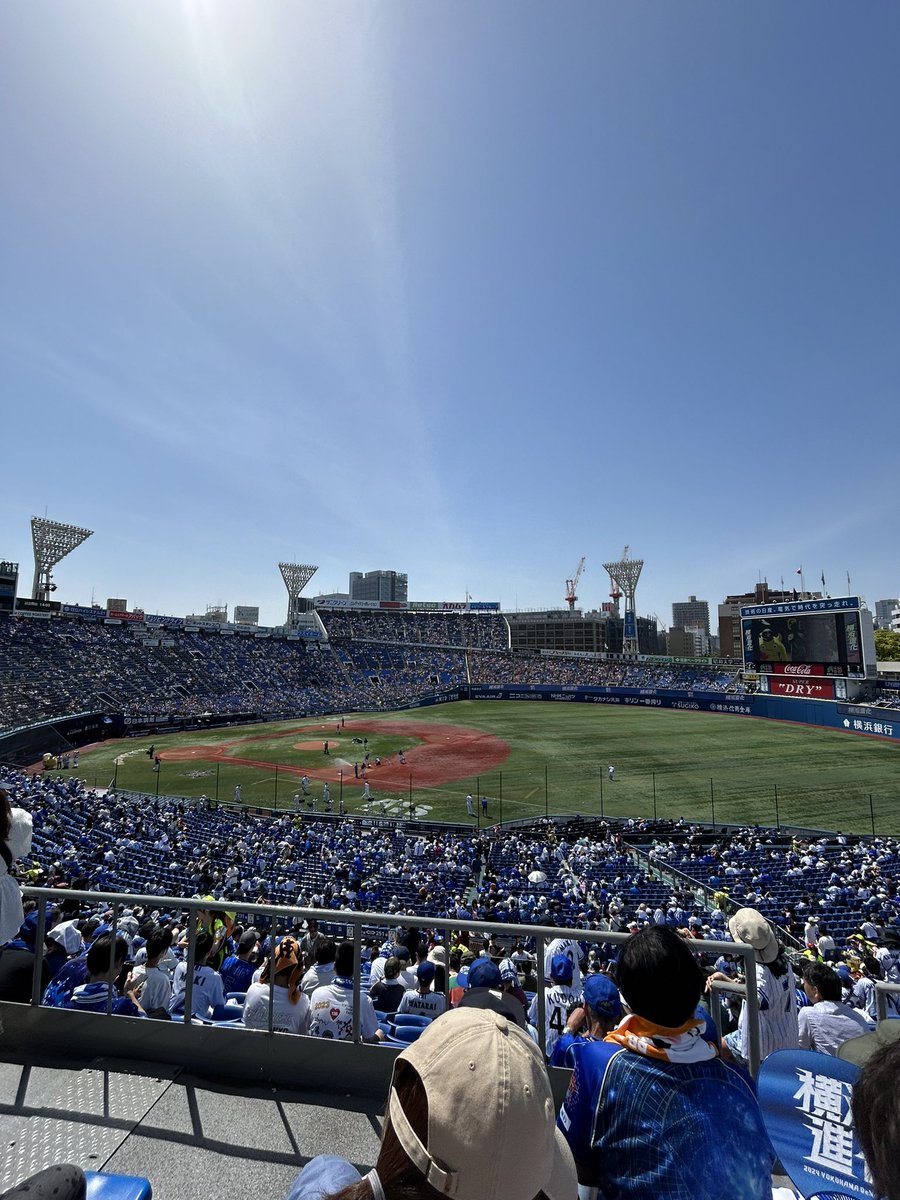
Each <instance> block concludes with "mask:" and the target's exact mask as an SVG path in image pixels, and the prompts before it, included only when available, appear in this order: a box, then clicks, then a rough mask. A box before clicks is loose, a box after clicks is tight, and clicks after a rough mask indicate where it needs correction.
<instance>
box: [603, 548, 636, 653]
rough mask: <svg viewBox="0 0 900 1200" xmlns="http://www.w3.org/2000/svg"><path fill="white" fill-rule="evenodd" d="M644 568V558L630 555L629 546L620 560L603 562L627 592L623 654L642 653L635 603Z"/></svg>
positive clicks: (615, 580) (615, 581)
mask: <svg viewBox="0 0 900 1200" xmlns="http://www.w3.org/2000/svg"><path fill="white" fill-rule="evenodd" d="M643 569H644V560H643V559H642V558H631V557H629V554H628V547H627V546H626V547H625V549H624V550H623V551H622V557H621V559H620V560H619V561H618V562H608V563H604V564H603V570H604V571H606V572H607V573H608V574H609V577H610V579H611V580H612V581H613V582H614V583H616V584H618V586H619V587H620V588H621V589H622V591H623V592H624V593H625V626H624V629H623V636H622V653H623V654H639V653H640V650H639V647H638V631H637V617H636V616H635V613H636V612H637V609H636V607H635V603H634V594H635V592H636V591H637V585H638V580H639V579H640V577H641V571H642V570H643Z"/></svg>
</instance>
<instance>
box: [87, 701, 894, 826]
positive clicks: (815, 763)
mask: <svg viewBox="0 0 900 1200" xmlns="http://www.w3.org/2000/svg"><path fill="white" fill-rule="evenodd" d="M394 716H396V718H397V719H402V720H404V721H407V720H408V721H416V722H424V723H425V724H429V725H435V724H439V723H445V724H448V725H457V726H459V725H464V726H468V727H470V728H473V729H478V730H482V731H484V732H486V733H490V734H493V735H495V736H497V737H500V738H503V739H504V740H505V741H506V742H507V743H508V744H509V747H510V754H509V757H508V759H507V760H506V761H505V763H504V764H503V766H502V768H500V769H495V770H492V771H489V772H486V773H484V774H482V775H478V774H471V775H461V776H460V778H459V779H457V780H455V781H453V782H452V783H447V784H444V785H442V786H440V787H432V788H423V787H421V786H420V785H419V784H418V783H417V781H416V772H415V767H414V755H413V756H412V760H413V761H411V763H410V768H409V770H410V772H411V776H412V778H411V793H412V798H413V801H414V803H415V804H416V806H417V809H418V812H419V814H420V815H422V816H425V815H428V816H433V817H435V818H438V819H449V820H454V821H463V820H465V819H466V811H465V796H466V793H467V792H469V791H472V792H473V793H475V794H476V796H480V795H486V796H488V798H489V807H488V819H489V822H491V823H493V822H494V821H497V820H499V819H501V816H502V819H503V820H504V821H508V820H512V819H515V818H521V817H534V816H538V815H543V814H544V813H545V812H548V813H551V814H552V813H576V812H577V813H583V814H591V815H599V814H600V813H601V811H602V812H603V813H605V814H606V815H609V816H652V815H653V814H654V812H655V813H656V814H658V815H659V816H660V817H669V818H675V817H685V818H689V819H696V820H701V821H704V822H709V821H711V820H712V818H713V808H714V810H715V812H714V816H715V820H716V822H722V823H729V824H731V823H737V822H741V823H744V822H759V823H765V824H774V823H775V820H776V803H777V816H778V819H779V820H780V822H781V824H783V825H788V824H789V825H800V826H805V827H810V828H816V829H846V830H857V831H860V832H871V829H872V814H873V813H874V820H875V827H876V830H877V831H878V832H880V833H897V832H900V815H898V813H900V753H898V749H897V747H895V746H892V745H890V744H889V743H886V742H880V741H877V740H873V739H870V738H860V737H852V736H849V735H847V734H843V733H840V732H837V731H829V730H822V729H814V728H807V727H804V726H792V725H786V724H781V723H779V722H775V721H762V720H751V719H747V718H744V717H731V716H726V715H721V714H712V713H681V712H672V711H665V710H663V711H647V710H640V711H638V710H636V709H620V708H614V707H612V706H609V707H606V706H603V707H601V706H597V707H594V706H592V705H581V704H572V705H565V704H550V703H533V704H525V703H521V702H520V703H514V702H511V703H495V702H468V701H462V702H460V703H456V704H447V705H442V706H439V707H435V708H427V709H417V710H414V711H411V712H403V713H397V714H394ZM390 719H391V714H384V713H377V714H376V713H373V714H370V715H368V716H365V715H363V714H354V715H353V716H351V717H348V719H347V725H346V729H345V730H344V732H343V734H342V735H341V741H342V746H341V750H340V752H339V753H340V755H342V756H343V757H344V759H345V760H347V759H349V761H350V763H351V765H350V766H349V769H348V768H347V767H345V768H344V781H343V791H344V800H345V804H346V807H347V811H348V812H357V811H359V810H360V809H361V784H360V783H359V782H357V781H356V780H355V779H354V778H353V769H352V760H353V758H354V756H358V757H360V758H361V757H362V754H361V750H360V749H359V748H357V747H352V748H351V747H350V746H349V738H350V736H352V733H353V726H354V722H356V721H359V722H363V721H364V720H373V721H378V720H390ZM335 724H336V722H335V719H333V718H332V719H325V720H323V719H322V718H317V719H309V720H306V721H290V722H281V723H278V724H272V725H266V726H259V725H253V726H248V727H246V728H244V729H237V728H233V729H213V730H205V731H202V732H193V733H185V734H179V735H167V736H163V737H158V738H154V739H152V742H153V744H154V745H155V747H156V750H157V752H158V753H160V754H161V755H162V759H163V762H162V768H161V771H160V774H159V777H158V782H159V791H160V794H164V795H179V796H197V795H207V796H210V797H215V796H216V794H217V793H218V798H219V799H221V800H231V798H232V796H233V792H234V786H235V784H236V783H240V784H241V791H242V799H243V801H244V802H245V803H251V804H259V805H266V806H273V805H277V807H279V808H281V807H292V806H293V797H294V795H295V793H296V792H297V790H298V787H299V781H298V777H297V776H296V775H294V774H289V773H288V772H287V771H286V770H285V769H284V768H285V767H286V766H290V767H300V768H302V769H306V770H318V769H321V768H322V767H323V763H328V760H327V759H324V758H323V755H322V750H321V741H322V739H323V738H324V737H325V736H327V735H328V733H329V732H330V733H331V734H332V736H334V734H335ZM283 730H297V731H298V733H297V736H296V737H294V736H288V737H284V736H278V735H279V733H280V732H282V731H283ZM367 736H368V737H369V750H370V753H371V755H372V758H373V759H374V757H375V755H380V756H381V757H382V758H385V759H386V758H388V757H389V756H396V752H397V750H399V749H401V748H406V749H407V750H410V749H411V748H412V746H413V745H414V742H415V739H412V738H410V737H407V736H403V737H400V736H396V735H394V736H389V735H386V734H385V735H380V734H368V735H367ZM242 737H246V738H249V739H260V738H261V739H262V740H254V741H252V742H248V743H246V744H244V745H241V746H238V747H236V748H234V749H233V750H232V751H231V752H230V753H231V754H232V756H235V755H236V756H240V757H249V758H252V759H254V760H256V761H258V762H261V763H264V764H265V765H264V766H261V767H250V766H238V765H235V764H232V763H229V762H227V761H226V762H222V763H220V764H216V763H215V762H211V761H208V760H205V759H204V758H203V757H202V756H198V757H197V758H195V759H194V760H192V761H190V762H168V763H167V762H166V751H167V750H169V749H171V748H173V747H175V746H178V745H192V746H198V747H199V746H203V745H217V744H219V743H221V742H223V741H228V742H233V741H236V740H238V739H240V738H242ZM304 740H309V741H310V742H313V743H314V746H313V748H311V749H308V750H298V749H296V748H295V743H296V742H298V741H304ZM150 744H151V739H149V738H142V739H130V738H129V739H123V740H121V741H117V742H108V743H105V744H104V745H103V746H102V747H98V748H97V749H95V750H92V751H90V752H88V753H85V754H83V755H82V756H81V760H80V764H79V768H78V775H79V776H80V777H83V778H86V779H87V781H88V782H89V783H90V784H96V785H99V786H106V785H107V784H109V783H110V781H111V780H112V779H113V777H114V775H115V776H116V780H117V783H118V786H119V787H122V788H133V789H135V790H138V791H150V792H153V791H155V790H156V786H157V776H156V775H155V774H154V773H153V769H152V763H151V761H150V759H149V758H148V757H147V755H146V749H147V748H148V746H149V745H150ZM117 758H118V766H116V762H115V760H116V759H117ZM610 763H612V764H613V765H614V766H615V768H616V779H615V781H614V782H613V783H609V782H608V780H607V779H606V768H607V766H608V765H609V764H610ZM328 766H329V771H330V773H331V782H330V787H331V795H332V799H333V801H334V802H335V807H336V806H337V801H338V797H339V792H340V786H341V784H340V779H339V767H338V765H337V763H336V761H335V762H334V763H329V764H328ZM276 767H277V768H279V769H278V770H277V771H276ZM369 777H370V784H371V788H372V792H373V795H374V796H375V797H376V798H381V797H384V796H389V797H390V798H391V799H394V800H399V802H398V803H397V804H395V805H392V806H391V809H390V810H394V811H400V809H401V807H402V809H403V811H404V812H405V811H406V810H407V806H408V801H409V795H410V785H409V784H408V783H404V787H403V789H402V792H398V791H397V790H395V789H391V790H390V791H389V792H385V791H383V790H382V789H380V788H379V786H378V771H377V770H372V771H370V776H369ZM321 786H322V785H321V782H318V781H315V780H314V781H313V782H312V786H311V789H310V790H311V792H312V793H313V794H316V795H321ZM870 796H871V804H870ZM501 805H502V813H501Z"/></svg>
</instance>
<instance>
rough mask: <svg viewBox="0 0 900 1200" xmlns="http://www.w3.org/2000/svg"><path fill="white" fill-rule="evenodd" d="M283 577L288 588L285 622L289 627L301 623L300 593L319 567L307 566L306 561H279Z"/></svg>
mask: <svg viewBox="0 0 900 1200" xmlns="http://www.w3.org/2000/svg"><path fill="white" fill-rule="evenodd" d="M278 569H279V570H280V571H281V578H282V579H283V580H284V586H285V587H286V588H287V594H288V607H287V620H286V621H285V624H286V625H287V626H288V628H289V629H292V628H294V627H295V626H296V625H298V624H299V616H300V593H301V592H302V591H303V589H304V588H305V587H306V585H307V584H308V583H309V581H310V580H311V579H312V577H313V575H315V573H316V571H318V569H319V568H318V567H311V566H307V565H306V564H305V563H286V562H283V563H279V564H278Z"/></svg>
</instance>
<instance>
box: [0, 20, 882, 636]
mask: <svg viewBox="0 0 900 1200" xmlns="http://www.w3.org/2000/svg"><path fill="white" fill-rule="evenodd" d="M898 41H900V9H898V8H897V7H896V6H895V5H893V4H887V3H878V2H874V3H871V4H867V5H864V6H858V5H843V4H837V3H829V2H827V0H826V2H824V3H823V2H821V0H815V2H811V3H792V4H789V5H757V4H749V3H745V4H722V3H721V2H720V0H715V2H710V3H703V2H695V3H678V4H669V5H662V4H659V3H656V4H646V3H640V2H635V0H629V3H627V4H622V3H611V2H602V0H601V2H598V0H591V2H590V3H574V2H572V3H568V2H567V3H564V4H559V3H550V2H549V0H548V2H546V3H529V2H527V0H516V2H515V3H513V2H505V0H503V2H501V0H479V2H477V3H476V2H470V3H465V2H464V3H455V4H446V3H444V4H440V3H434V4H422V3H413V2H411V0H410V2H408V3H400V2H397V0H381V2H380V3H377V4H375V3H367V4H362V3H342V2H340V0H329V2H327V3H326V2H325V0H320V2H318V3H315V4H304V3H300V2H298V0H290V2H279V0H268V2H266V3H263V2H262V0H255V2H254V0H242V2H240V3H237V2H234V0H154V3H152V4H150V3H138V2H132V3H127V4H122V3H118V2H115V3H113V2H110V0H70V2H69V3H65V4H63V3H61V2H59V0H56V2H54V3H46V2H45V0H30V2H29V3H27V4H18V5H15V4H7V5H5V6H3V8H2V11H0V173H2V180H0V183H2V186H0V222H2V224H0V227H2V230H3V247H4V253H3V269H2V273H0V388H2V395H3V429H4V439H3V440H4V453H3V462H4V468H5V487H4V488H3V493H2V497H0V557H4V556H5V557H11V558H15V559H18V560H19V561H20V563H22V567H23V572H22V573H23V586H24V588H25V589H27V588H28V587H29V586H30V579H31V565H30V564H31V542H30V530H29V518H30V517H31V515H32V514H37V515H43V514H44V513H45V512H46V513H47V515H49V516H50V517H52V518H55V519H57V520H62V521H69V522H72V523H74V524H77V525H83V526H87V527H88V528H91V529H93V530H94V531H95V533H94V536H93V537H92V538H91V539H90V540H89V541H88V542H86V543H85V544H84V545H83V546H82V547H81V548H80V549H79V550H78V551H76V552H75V553H74V554H73V555H72V556H71V557H70V558H69V559H67V560H66V561H65V562H64V563H62V564H61V566H60V567H59V568H58V570H57V573H56V580H57V583H58V585H59V591H58V593H57V595H58V596H59V597H60V598H62V599H64V600H67V601H80V602H82V603H86V602H88V601H89V600H90V598H91V595H92V593H93V594H94V595H95V596H96V598H97V599H98V600H100V601H104V600H105V599H106V597H107V596H112V595H115V596H125V597H127V599H128V601H129V603H130V604H132V605H141V606H143V607H144V608H145V609H147V610H148V611H159V612H173V613H184V612H189V611H202V610H203V608H204V607H205V606H206V605H207V604H209V603H218V602H224V603H227V604H228V605H229V607H230V606H232V605H234V604H259V605H260V607H261V610H262V612H261V617H262V620H263V621H267V622H271V623H275V622H278V621H280V620H282V619H283V615H284V609H285V593H284V589H283V585H282V583H281V578H280V575H279V573H278V568H277V564H278V561H279V560H281V559H288V560H292V561H299V562H311V563H317V564H318V565H319V572H318V575H317V576H316V577H315V579H314V580H313V583H312V584H311V585H310V587H309V589H308V592H309V593H310V594H314V593H316V592H318V591H331V590H335V589H340V590H346V587H347V576H348V572H349V571H351V570H364V571H365V570H372V569H378V568H387V569H394V570H400V571H406V572H408V574H409V579H410V596H411V598H412V599H420V600H439V599H462V598H463V596H464V593H465V591H466V590H468V591H469V592H470V593H471V594H472V595H473V597H475V598H477V599H499V600H501V601H502V603H503V604H504V606H505V607H513V606H516V605H517V606H519V607H545V606H557V605H559V604H561V603H562V598H563V592H564V581H565V579H566V578H567V577H568V576H570V575H571V574H572V573H573V571H574V569H575V566H576V564H577V563H578V560H579V558H580V557H581V555H582V554H584V555H586V557H587V565H586V568H585V574H584V577H583V580H582V585H581V589H580V596H581V600H582V603H583V605H584V606H585V607H591V606H593V605H595V604H598V603H599V602H600V601H601V600H603V599H605V597H606V593H607V592H608V590H609V589H608V580H607V579H606V576H605V575H604V574H603V572H602V569H601V563H602V562H604V561H606V560H608V559H611V558H615V557H617V556H618V555H619V553H620V551H621V549H622V546H623V545H624V544H625V543H628V544H629V545H630V546H631V548H632V553H633V554H634V555H636V556H640V557H642V558H643V559H644V560H645V567H644V573H643V577H642V581H641V586H640V589H639V592H638V608H639V610H640V611H641V612H642V613H657V614H658V615H659V617H660V619H661V620H662V621H663V622H664V623H668V622H669V621H670V619H671V608H670V605H671V602H672V601H673V600H678V599H685V598H686V597H687V595H688V594H689V593H693V594H696V595H698V596H700V597H702V598H706V599H708V600H709V601H710V604H711V607H713V606H714V605H715V604H716V603H717V602H718V601H719V600H720V599H721V598H722V597H723V596H724V595H725V594H726V593H727V592H730V591H741V590H744V589H746V588H750V587H752V585H753V584H754V583H755V582H756V580H757V578H758V577H759V576H760V575H762V576H765V577H767V578H768V580H769V582H770V583H774V584H777V583H778V582H779V580H780V578H781V576H784V578H785V580H786V581H789V580H790V581H791V582H793V579H795V578H796V576H794V572H795V570H796V568H797V567H799V566H801V565H802V566H803V568H804V572H805V579H806V583H807V586H808V587H812V586H814V585H816V586H817V585H818V580H819V576H820V574H821V572H822V571H823V570H824V572H825V574H826V579H827V584H828V590H829V591H830V592H832V594H840V593H842V592H843V591H844V590H845V585H846V573H847V572H848V571H849V572H850V574H851V578H852V584H853V590H854V591H861V592H862V593H863V594H864V595H866V596H867V598H868V599H869V601H870V602H874V601H875V600H876V599H880V598H882V597H885V596H891V595H894V596H895V595H897V594H898V591H900V564H898V554H897V544H898V536H897V527H898V515H900V501H898V498H897V497H898V492H897V446H898V434H900V404H898V387H897V384H898V377H900V338H898V290H897V279H898V265H900V263H898V257H900V255H898V250H900V234H898V217H897V214H898V212H900V194H898V193H900V186H898V185H900V155H898V153H897V149H898V142H897V128H898V116H900V112H898V109H900V74H898V72H897V69H896V55H897V46H898ZM792 577H793V578H792Z"/></svg>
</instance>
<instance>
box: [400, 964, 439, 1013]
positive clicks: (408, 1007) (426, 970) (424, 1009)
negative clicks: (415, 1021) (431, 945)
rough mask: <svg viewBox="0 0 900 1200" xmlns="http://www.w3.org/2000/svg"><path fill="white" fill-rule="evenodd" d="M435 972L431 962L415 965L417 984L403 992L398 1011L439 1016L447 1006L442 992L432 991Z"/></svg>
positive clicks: (435, 968) (435, 969)
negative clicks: (415, 986)
mask: <svg viewBox="0 0 900 1200" xmlns="http://www.w3.org/2000/svg"><path fill="white" fill-rule="evenodd" d="M436 974H437V967H436V966H435V965H434V963H433V962H428V961H427V959H426V961H425V962H420V963H419V965H418V967H416V977H417V979H418V984H419V986H418V987H417V988H410V989H409V990H408V991H406V992H404V994H403V999H402V1000H401V1001H400V1004H399V1006H398V1008H397V1012H398V1013H413V1014H415V1015H416V1016H419V1017H432V1018H434V1017H439V1016H440V1015H441V1013H442V1012H443V1011H444V1009H445V1008H446V1007H447V1000H446V997H445V996H444V993H443V992H433V991H432V990H431V985H432V984H433V983H434V977H435V975H436Z"/></svg>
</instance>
